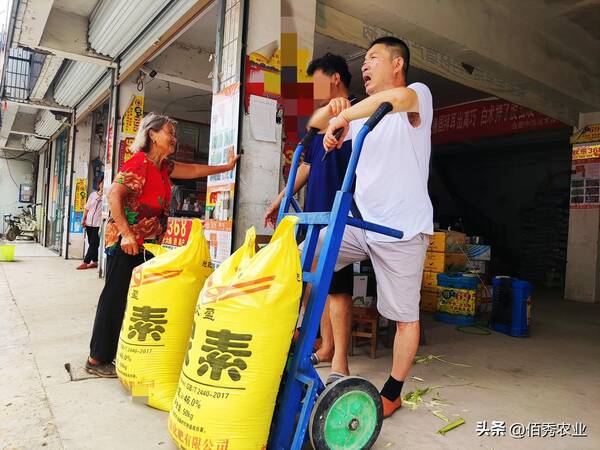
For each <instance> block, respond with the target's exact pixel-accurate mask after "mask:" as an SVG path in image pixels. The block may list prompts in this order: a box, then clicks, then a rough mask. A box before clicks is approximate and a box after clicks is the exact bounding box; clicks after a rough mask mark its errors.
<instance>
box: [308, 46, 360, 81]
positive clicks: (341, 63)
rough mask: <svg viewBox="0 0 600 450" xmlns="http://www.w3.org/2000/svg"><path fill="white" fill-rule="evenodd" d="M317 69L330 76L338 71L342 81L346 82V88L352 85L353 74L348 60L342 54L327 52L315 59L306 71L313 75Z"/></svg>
mask: <svg viewBox="0 0 600 450" xmlns="http://www.w3.org/2000/svg"><path fill="white" fill-rule="evenodd" d="M317 70H321V71H322V72H323V73H324V74H326V75H329V76H331V75H333V74H335V73H338V74H339V75H340V79H341V80H342V83H344V86H346V88H349V87H350V81H352V74H351V73H350V70H349V69H348V64H346V60H345V59H344V58H342V57H341V56H339V55H334V54H332V53H325V54H324V55H323V56H321V57H320V58H317V59H313V60H312V61H311V62H310V64H309V65H308V69H307V70H306V72H307V73H308V74H309V75H310V76H311V77H312V75H313V74H314V73H315V72H316V71H317Z"/></svg>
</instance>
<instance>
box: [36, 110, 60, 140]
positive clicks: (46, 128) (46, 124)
mask: <svg viewBox="0 0 600 450" xmlns="http://www.w3.org/2000/svg"><path fill="white" fill-rule="evenodd" d="M63 122H64V119H63V120H56V117H54V114H52V113H51V112H50V111H48V110H44V111H42V112H41V113H40V117H39V119H38V120H37V122H36V123H35V133H36V134H37V135H39V136H46V137H50V136H52V135H53V134H54V133H56V132H57V131H58V130H59V129H60V127H61V126H62V124H63ZM40 148H41V147H40Z"/></svg>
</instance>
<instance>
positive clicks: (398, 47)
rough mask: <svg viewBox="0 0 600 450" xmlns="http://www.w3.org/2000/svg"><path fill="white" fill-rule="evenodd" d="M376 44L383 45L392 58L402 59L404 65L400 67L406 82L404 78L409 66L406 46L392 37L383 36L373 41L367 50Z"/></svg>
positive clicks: (408, 53)
mask: <svg viewBox="0 0 600 450" xmlns="http://www.w3.org/2000/svg"><path fill="white" fill-rule="evenodd" d="M377 44H383V45H385V46H386V47H387V48H388V50H389V51H390V52H391V53H392V56H393V57H394V58H397V57H398V56H400V57H402V59H403V60H404V65H403V66H402V71H403V72H404V80H406V79H407V78H406V76H407V75H408V66H409V65H410V50H409V49H408V45H406V42H404V41H403V40H402V39H398V38H397V37H394V36H384V37H380V38H377V39H375V40H374V41H373V42H371V45H369V48H371V47H373V46H374V45H377Z"/></svg>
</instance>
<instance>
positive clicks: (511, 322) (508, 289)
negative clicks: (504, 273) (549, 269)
mask: <svg viewBox="0 0 600 450" xmlns="http://www.w3.org/2000/svg"><path fill="white" fill-rule="evenodd" d="M492 289H493V294H492V298H493V303H492V320H491V325H490V326H491V328H492V329H493V330H495V331H499V332H500V333H504V334H508V335H509V336H513V337H528V336H529V326H530V322H531V294H532V292H533V287H532V285H531V283H529V282H528V281H524V280H519V279H516V278H509V277H494V279H493V280H492Z"/></svg>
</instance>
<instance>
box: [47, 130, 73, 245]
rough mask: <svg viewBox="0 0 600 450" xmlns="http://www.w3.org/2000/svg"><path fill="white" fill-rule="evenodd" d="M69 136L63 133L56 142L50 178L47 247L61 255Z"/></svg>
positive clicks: (65, 132)
mask: <svg viewBox="0 0 600 450" xmlns="http://www.w3.org/2000/svg"><path fill="white" fill-rule="evenodd" d="M67 144H68V134H67V131H66V130H65V131H63V132H62V133H61V134H60V135H59V136H58V138H56V140H55V141H54V145H53V152H52V153H53V157H52V161H53V162H52V172H51V176H50V183H51V186H50V198H49V200H50V201H49V208H48V223H47V226H48V230H49V232H48V233H47V234H46V246H47V247H50V248H51V249H52V250H54V251H55V252H57V253H59V254H60V253H61V247H62V238H63V226H62V224H63V218H64V212H65V181H66V176H67V173H66V171H67V148H68V145H67Z"/></svg>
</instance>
